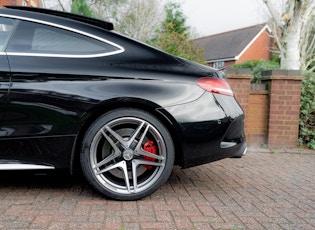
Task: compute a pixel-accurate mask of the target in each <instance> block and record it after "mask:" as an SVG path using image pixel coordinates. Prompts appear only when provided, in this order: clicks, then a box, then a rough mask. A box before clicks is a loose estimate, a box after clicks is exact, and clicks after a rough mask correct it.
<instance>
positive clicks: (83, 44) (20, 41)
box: [7, 21, 118, 55]
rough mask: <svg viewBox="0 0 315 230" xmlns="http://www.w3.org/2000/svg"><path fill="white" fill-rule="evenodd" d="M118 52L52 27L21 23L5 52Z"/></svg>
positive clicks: (63, 53)
mask: <svg viewBox="0 0 315 230" xmlns="http://www.w3.org/2000/svg"><path fill="white" fill-rule="evenodd" d="M116 50H118V48H116V47H115V46H113V45H111V44H108V43H105V42H102V41H99V40H96V39H93V38H90V37H87V36H84V35H82V34H78V33H75V32H71V31H67V30H64V29H59V28H56V27H53V26H47V25H42V24H38V23H33V22H26V21H22V22H21V23H20V24H19V26H18V28H17V29H16V32H15V34H14V36H13V38H12V39H11V41H10V44H9V46H8V49H7V51H8V52H19V53H36V54H56V55H58V54H60V55H93V54H103V53H110V52H114V51H116Z"/></svg>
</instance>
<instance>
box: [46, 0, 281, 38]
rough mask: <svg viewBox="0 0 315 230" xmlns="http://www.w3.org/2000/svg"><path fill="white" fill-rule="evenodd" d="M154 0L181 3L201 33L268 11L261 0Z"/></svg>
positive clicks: (257, 18) (251, 20)
mask: <svg viewBox="0 0 315 230" xmlns="http://www.w3.org/2000/svg"><path fill="white" fill-rule="evenodd" d="M156 1H157V4H158V3H161V2H162V3H163V2H164V3H165V2H169V1H175V2H178V3H180V4H181V7H182V10H183V13H184V14H185V16H186V17H187V24H188V25H189V26H190V27H191V28H192V29H193V31H195V32H196V33H197V34H198V36H200V37H201V36H207V35H211V34H217V33H221V32H226V31H230V30H234V29H239V28H244V27H247V26H251V25H256V24H260V23H264V22H266V21H267V20H268V19H267V18H268V16H267V15H268V11H267V9H266V7H265V6H264V4H263V0H156ZM275 1H279V0H275ZM45 2H46V6H47V7H49V8H50V7H53V6H56V5H57V0H45ZM61 2H62V3H63V4H64V5H66V6H67V4H66V2H70V0H61ZM68 5H69V4H68Z"/></svg>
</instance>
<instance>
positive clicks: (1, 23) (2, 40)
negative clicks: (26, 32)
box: [0, 17, 17, 52]
mask: <svg viewBox="0 0 315 230" xmlns="http://www.w3.org/2000/svg"><path fill="white" fill-rule="evenodd" d="M16 22H17V20H14V19H10V18H3V17H0V52H1V51H3V50H4V49H5V46H6V44H7V42H8V41H9V38H10V36H11V34H12V32H13V31H14V27H15V25H16Z"/></svg>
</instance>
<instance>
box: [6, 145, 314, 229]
mask: <svg viewBox="0 0 315 230" xmlns="http://www.w3.org/2000/svg"><path fill="white" fill-rule="evenodd" d="M314 165H315V152H314V151H310V150H301V149H293V150H292V149H284V150H268V149H250V150H249V152H248V154H247V155H246V156H245V157H243V158H241V159H234V158H231V159H225V160H222V161H218V162H213V163H210V164H206V165H202V166H198V167H194V168H189V169H184V170H183V169H180V168H179V167H174V169H173V172H172V175H171V177H170V179H169V180H168V182H167V183H166V184H165V185H164V186H163V187H162V188H161V189H160V190H158V191H157V192H156V193H154V194H152V195H151V196H149V197H147V198H144V199H142V200H139V201H131V202H120V201H113V200H109V199H106V198H104V197H102V196H101V195H99V194H98V193H96V192H95V191H94V190H93V189H91V188H90V187H89V186H88V185H87V183H86V182H85V181H84V180H83V179H73V178H72V177H64V176H61V175H58V174H57V175H48V176H40V177H38V176H35V175H32V174H27V175H24V174H19V173H13V175H11V174H9V173H8V172H0V229H115V230H118V229H200V230H202V229H240V230H241V229H315V193H314V191H315V178H314V175H315V167H314ZM8 175H9V176H8ZM21 177H22V180H21Z"/></svg>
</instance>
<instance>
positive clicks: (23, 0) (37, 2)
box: [0, 0, 45, 8]
mask: <svg viewBox="0 0 315 230" xmlns="http://www.w3.org/2000/svg"><path fill="white" fill-rule="evenodd" d="M10 5H11V6H31V7H40V8H44V6H45V5H44V1H43V0H0V7H3V6H10Z"/></svg>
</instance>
